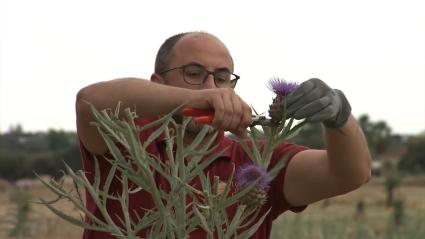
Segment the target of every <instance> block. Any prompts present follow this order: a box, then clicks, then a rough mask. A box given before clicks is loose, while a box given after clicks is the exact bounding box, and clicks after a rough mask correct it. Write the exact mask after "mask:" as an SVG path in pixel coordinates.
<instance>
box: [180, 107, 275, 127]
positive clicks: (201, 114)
mask: <svg viewBox="0 0 425 239" xmlns="http://www.w3.org/2000/svg"><path fill="white" fill-rule="evenodd" d="M180 113H181V114H182V115H184V116H192V117H193V118H194V120H195V122H196V123H198V124H211V123H212V121H213V119H214V110H202V109H196V108H192V107H185V108H183V109H182V110H181V111H180ZM255 125H264V126H271V125H273V122H272V121H271V119H268V118H266V117H265V116H262V115H253V116H252V119H251V125H250V127H252V126H255Z"/></svg>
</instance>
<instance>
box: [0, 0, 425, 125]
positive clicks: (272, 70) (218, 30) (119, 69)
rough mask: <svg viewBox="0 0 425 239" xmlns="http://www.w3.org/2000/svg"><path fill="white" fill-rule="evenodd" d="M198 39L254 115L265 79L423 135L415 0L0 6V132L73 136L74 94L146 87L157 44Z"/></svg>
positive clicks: (421, 54) (3, 0) (42, 0)
mask: <svg viewBox="0 0 425 239" xmlns="http://www.w3.org/2000/svg"><path fill="white" fill-rule="evenodd" d="M191 30H203V31H208V32H210V33H212V34H215V35H216V36H218V37H219V38H220V39H221V40H222V41H223V42H224V43H225V44H226V45H227V46H228V48H229V49H230V51H231V53H232V55H233V58H234V61H235V64H236V67H235V73H236V74H239V75H240V76H241V79H240V81H239V82H238V86H237V90H236V91H237V93H238V94H239V95H241V96H242V98H243V99H245V101H247V102H248V103H249V104H252V105H253V106H254V107H255V108H256V109H257V110H258V111H265V110H266V109H267V106H268V104H269V103H270V101H271V98H272V96H273V94H272V93H271V92H270V91H269V90H268V89H267V87H266V83H267V80H268V79H269V78H271V77H273V76H278V77H282V78H284V79H286V80H289V81H297V82H302V81H304V80H307V79H309V78H312V77H318V78H320V79H322V80H324V81H325V82H326V83H327V84H328V85H330V86H331V87H333V88H339V89H341V90H343V91H344V92H345V94H346V95H347V97H348V99H349V101H350V102H351V105H352V108H353V114H354V116H359V115H361V114H364V113H367V114H369V115H370V117H371V120H373V121H378V120H385V121H386V122H387V123H388V124H389V126H390V127H391V128H392V129H393V131H394V132H396V133H419V132H421V131H424V130H425V1H423V0H397V1H395V0H357V1H344V0H321V1H314V0H311V1H303V0H297V1H217V0H215V1H199V0H198V1H182V0H180V1H158V0H155V1H123V0H120V1H105V0H103V1H89V0H85V1H82V0H72V1H59V0H51V1H47V0H37V1H33V0H26V1H23V0H0V132H5V131H7V130H8V129H9V128H10V126H11V125H12V126H13V125H17V124H18V123H19V124H21V125H22V126H23V128H24V130H26V131H40V130H47V129H50V128H53V129H64V130H75V110H74V109H75V107H74V104H75V95H76V93H77V92H78V90H79V89H80V88H82V87H84V86H86V85H88V84H91V83H95V82H98V81H104V80H110V79H114V78H119V77H130V76H131V77H139V78H144V79H148V78H149V77H150V74H151V73H152V71H153V66H154V58H155V54H156V51H157V50H158V48H159V46H160V45H161V44H162V42H163V41H164V40H165V39H166V38H167V37H169V36H171V35H173V34H176V33H179V32H183V31H191Z"/></svg>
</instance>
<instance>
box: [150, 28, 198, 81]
mask: <svg viewBox="0 0 425 239" xmlns="http://www.w3.org/2000/svg"><path fill="white" fill-rule="evenodd" d="M190 33H192V32H183V33H179V34H176V35H174V36H171V37H169V38H168V39H167V40H165V42H164V43H162V45H161V47H160V48H159V50H158V53H157V54H156V58H155V73H157V74H159V73H161V72H163V71H166V70H167V69H168V57H169V55H170V52H171V50H173V48H174V46H175V45H176V43H177V42H178V41H179V40H180V39H181V38H182V37H184V36H186V35H188V34H190Z"/></svg>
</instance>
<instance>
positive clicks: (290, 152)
mask: <svg viewBox="0 0 425 239" xmlns="http://www.w3.org/2000/svg"><path fill="white" fill-rule="evenodd" d="M307 149H308V148H307V147H304V146H300V145H296V144H290V143H285V144H282V145H280V146H278V147H277V148H276V149H275V151H274V152H273V156H272V160H271V162H270V167H273V166H274V165H276V163H277V162H278V161H279V160H286V163H285V166H284V167H283V168H282V169H281V170H280V172H279V173H278V175H277V176H276V178H274V179H273V181H272V182H271V184H270V189H269V191H268V204H270V206H271V208H272V210H271V212H270V214H271V215H270V216H271V217H272V218H273V219H275V218H277V217H278V216H279V215H280V214H282V213H283V212H285V211H287V210H290V211H292V212H296V213H299V212H302V211H303V210H304V209H305V208H306V207H307V205H304V206H291V205H290V204H289V202H288V201H287V199H286V197H285V193H284V188H283V185H284V182H285V175H286V169H287V166H288V164H289V162H290V161H291V160H292V158H293V156H294V155H295V154H297V153H299V152H301V151H303V150H307Z"/></svg>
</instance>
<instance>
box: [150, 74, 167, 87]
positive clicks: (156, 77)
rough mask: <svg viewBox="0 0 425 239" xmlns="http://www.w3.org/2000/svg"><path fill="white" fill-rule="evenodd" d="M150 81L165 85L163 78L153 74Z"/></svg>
mask: <svg viewBox="0 0 425 239" xmlns="http://www.w3.org/2000/svg"><path fill="white" fill-rule="evenodd" d="M151 81H152V82H155V83H159V84H165V81H164V78H162V77H161V76H160V75H158V74H156V73H153V74H152V75H151Z"/></svg>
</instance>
